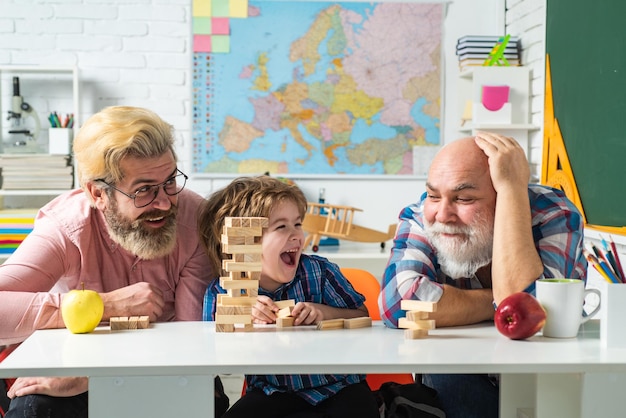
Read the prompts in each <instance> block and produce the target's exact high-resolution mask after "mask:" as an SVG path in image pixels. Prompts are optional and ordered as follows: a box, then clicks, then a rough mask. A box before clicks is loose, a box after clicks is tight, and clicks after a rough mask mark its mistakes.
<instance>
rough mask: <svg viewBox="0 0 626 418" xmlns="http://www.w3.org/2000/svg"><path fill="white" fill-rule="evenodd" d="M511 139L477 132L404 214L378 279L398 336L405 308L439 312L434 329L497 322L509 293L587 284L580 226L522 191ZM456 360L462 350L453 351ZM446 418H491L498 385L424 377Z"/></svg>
mask: <svg viewBox="0 0 626 418" xmlns="http://www.w3.org/2000/svg"><path fill="white" fill-rule="evenodd" d="M529 178H530V169H529V167H528V161H527V160H526V156H525V153H524V150H523V149H522V148H521V146H520V145H519V144H518V143H517V141H515V139H513V138H508V137H504V136H501V135H497V134H492V133H486V132H480V133H478V134H477V135H476V136H474V137H467V138H461V139H459V140H456V141H454V142H451V143H449V144H447V145H445V146H444V147H443V148H442V149H441V150H440V151H439V153H438V154H437V155H436V156H435V158H434V159H433V161H432V164H431V167H430V170H429V173H428V179H427V181H426V192H425V193H424V194H423V195H422V196H421V198H420V199H419V201H418V202H417V203H415V204H412V205H409V206H407V207H406V208H404V209H403V210H402V211H401V212H400V215H399V225H398V230H397V233H396V236H395V238H394V243H393V247H392V248H391V254H390V258H389V262H388V264H387V268H386V269H385V273H384V277H383V286H382V291H381V295H380V299H379V306H380V311H381V317H382V319H383V321H384V322H385V324H386V325H387V326H389V327H397V325H398V318H400V317H402V316H404V315H405V312H404V311H402V310H401V309H400V301H401V300H403V299H415V300H424V301H434V302H437V312H436V313H434V314H431V317H432V318H433V319H435V321H436V323H437V327H444V326H456V325H468V324H474V323H478V322H482V321H490V320H493V316H494V307H495V306H497V304H498V303H499V302H500V301H502V300H503V299H504V298H506V297H507V296H509V295H511V294H512V293H515V292H521V291H526V292H529V293H533V294H534V292H535V280H537V279H540V278H543V277H570V278H579V279H585V278H586V272H587V262H586V260H585V257H584V256H583V254H582V250H583V228H584V222H583V218H582V216H581V215H580V213H579V211H578V210H577V209H576V207H575V206H574V204H573V203H572V202H570V201H569V200H568V199H567V198H566V197H565V194H564V193H563V192H561V191H560V190H556V189H553V188H549V187H546V186H541V185H535V184H528V180H529ZM459 355H460V356H461V355H463V348H462V347H459ZM423 381H424V383H426V384H427V385H429V386H431V387H433V388H435V389H436V390H437V391H438V392H439V397H440V399H441V401H442V404H443V408H444V410H445V411H446V414H447V417H448V418H454V417H463V418H471V417H480V418H485V417H497V416H498V398H499V385H498V378H497V376H487V375H424V376H423Z"/></svg>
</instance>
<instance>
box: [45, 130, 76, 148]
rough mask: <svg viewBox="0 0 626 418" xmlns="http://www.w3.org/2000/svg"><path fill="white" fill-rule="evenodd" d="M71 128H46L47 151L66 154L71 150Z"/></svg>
mask: <svg viewBox="0 0 626 418" xmlns="http://www.w3.org/2000/svg"><path fill="white" fill-rule="evenodd" d="M72 139H73V130H72V129H70V128H50V129H49V130H48V153H49V154H63V155H68V154H70V153H71V152H72Z"/></svg>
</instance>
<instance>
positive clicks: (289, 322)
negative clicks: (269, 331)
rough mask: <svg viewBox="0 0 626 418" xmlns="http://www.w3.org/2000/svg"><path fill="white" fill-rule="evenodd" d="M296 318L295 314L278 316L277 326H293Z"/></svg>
mask: <svg viewBox="0 0 626 418" xmlns="http://www.w3.org/2000/svg"><path fill="white" fill-rule="evenodd" d="M295 320H296V318H294V317H293V316H285V317H282V318H281V317H279V318H276V326H277V327H278V328H287V327H293V321H295Z"/></svg>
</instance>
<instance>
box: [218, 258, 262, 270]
mask: <svg viewBox="0 0 626 418" xmlns="http://www.w3.org/2000/svg"><path fill="white" fill-rule="evenodd" d="M222 269H224V270H226V271H261V262H256V263H238V262H236V261H233V260H222Z"/></svg>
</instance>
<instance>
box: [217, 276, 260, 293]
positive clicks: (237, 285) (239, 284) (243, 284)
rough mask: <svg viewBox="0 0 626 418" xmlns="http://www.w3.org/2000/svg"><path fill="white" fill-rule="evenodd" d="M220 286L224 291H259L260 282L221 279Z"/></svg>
mask: <svg viewBox="0 0 626 418" xmlns="http://www.w3.org/2000/svg"><path fill="white" fill-rule="evenodd" d="M220 286H221V287H222V289H224V290H228V289H258V288H259V281H258V280H248V279H241V280H232V279H231V278H229V277H220Z"/></svg>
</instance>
